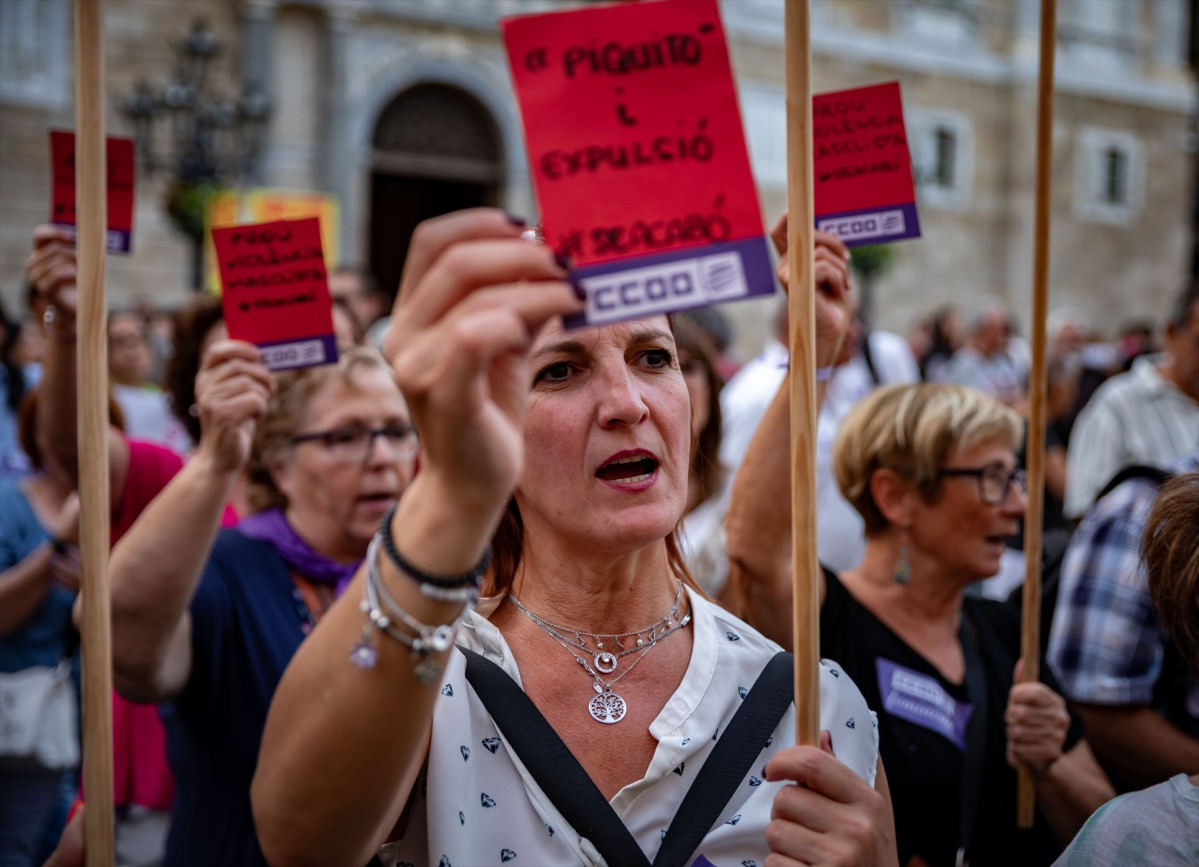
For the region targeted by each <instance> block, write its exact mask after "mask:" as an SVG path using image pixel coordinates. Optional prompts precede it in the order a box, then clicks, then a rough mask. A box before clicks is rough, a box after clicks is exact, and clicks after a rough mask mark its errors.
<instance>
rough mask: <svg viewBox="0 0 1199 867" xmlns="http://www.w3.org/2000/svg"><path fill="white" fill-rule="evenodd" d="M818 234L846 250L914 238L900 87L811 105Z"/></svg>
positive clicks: (831, 96) (858, 91)
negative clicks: (829, 235) (820, 231)
mask: <svg viewBox="0 0 1199 867" xmlns="http://www.w3.org/2000/svg"><path fill="white" fill-rule="evenodd" d="M812 164H813V175H814V176H815V186H814V191H813V195H814V198H815V209H816V228H818V229H823V230H825V231H828V232H832V233H833V234H835V235H837V236H838V237H840V238H841V240H842V241H844V242H845V243H846V244H847V245H849V246H854V245H857V244H881V243H884V242H887V241H898V240H899V239H901V238H918V237H919V236H920V221H919V219H918V218H917V215H916V190H915V187H914V185H913V183H912V158H911V156H910V154H909V153H908V139H907V134H906V133H905V132H904V124H903V100H902V98H901V97H900V93H899V82H897V81H891V82H888V83H886V84H874V85H871V86H869V87H859V88H855V89H853V90H841V91H837V92H835V93H821V94H818V95H817V96H815V97H814V98H813V99H812Z"/></svg>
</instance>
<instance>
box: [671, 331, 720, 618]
mask: <svg viewBox="0 0 1199 867" xmlns="http://www.w3.org/2000/svg"><path fill="white" fill-rule="evenodd" d="M672 325H673V331H674V339H675V344H676V346H677V348H678V361H679V370H681V371H682V373H683V381H684V382H686V384H687V393H688V395H689V397H690V398H691V437H692V439H691V448H692V451H691V472H690V475H689V477H688V480H687V509H686V511H685V512H684V514H683V527H682V532H681V533H680V534H679V538H680V541H681V542H682V554H683V562H684V563H686V564H687V569H688V570H689V571H690V572H691V577H693V578H694V579H695V581H696V583H697V584H699V586H700V587H702V588H703V589H704V591H705V592H706V593H708V594H709V595H710V596H713V597H716V596H719V595H720V591H721V590H723V589H724V585H725V582H726V581H727V580H728V558H727V556H726V555H725V546H724V506H725V504H726V503H727V497H726V496H725V494H726V489H727V483H728V474H727V473H725V471H724V468H723V467H722V466H721V465H720V428H721V424H720V390H721V388H722V387H723V385H722V383H721V380H720V375H719V374H718V373H717V371H716V350H715V347H714V346H713V345H712V343H711V342H710V341H709V340H708V335H707V333H706V332H705V331H704V330H703V329H702V328H701V327H700V326H699V324H697V323H696V321H695V320H694V319H692V318H691V317H690V316H689V315H688V314H678V315H677V316H675V317H673V319H672Z"/></svg>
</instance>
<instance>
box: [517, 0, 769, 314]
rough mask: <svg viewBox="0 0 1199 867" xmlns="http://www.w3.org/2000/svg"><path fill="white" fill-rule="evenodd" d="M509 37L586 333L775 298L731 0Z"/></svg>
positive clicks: (547, 21) (560, 19)
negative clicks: (741, 101)
mask: <svg viewBox="0 0 1199 867" xmlns="http://www.w3.org/2000/svg"><path fill="white" fill-rule="evenodd" d="M502 27H503V34H504V43H505V45H506V47H507V49H508V63H509V66H510V67H511V69H512V77H513V81H514V83H515V85H516V95H517V98H518V100H519V102H520V110H521V117H522V120H523V122H524V131H525V145H526V148H527V150H528V155H529V165H530V166H531V168H532V171H533V181H534V187H535V189H536V192H537V202H538V205H539V206H540V213H541V219H542V228H543V230H544V232H545V237H546V242H547V243H548V244H550V245H551V246H552V247H553V248H554V249H555V250H556V251H557V252H559V253H561V254H564V255H566V256H569V257H571V258H572V259H573V260H574V262H575V264H576V266H577V270H576V272H575V277H576V279H577V280H578V282H579V283H580V284H581V285H582V286H583V288H584V289H586V290H587V311H586V322H588V323H590V324H600V323H604V322H614V321H618V320H621V319H630V318H634V317H638V316H646V315H649V314H654V313H665V312H672V311H676V310H684V309H688V308H692V307H701V306H705V305H708V304H713V303H716V302H719V301H731V300H735V299H739V298H748V297H752V296H758V295H768V294H770V293H772V292H773V291H774V275H773V270H772V268H771V265H770V254H769V252H768V249H767V245H766V239H765V234H764V232H763V229H762V217H761V211H760V209H759V206H758V196H757V190H756V188H755V186H754V180H753V174H752V172H751V170H750V163H749V154H748V152H747V150H746V147H745V138H744V134H743V132H742V127H741V116H740V112H739V110H738V106H737V93H736V89H735V87H734V85H733V76H732V70H731V67H730V65H729V55H728V47H727V45H726V44H725V38H724V29H723V28H722V26H721V23H720V13H719V9H718V7H717V4H716V0H656V2H640V3H621V4H615V5H610V6H602V7H595V8H584V9H577V10H572V11H569V12H554V13H549V14H544V15H531V16H524V17H518V18H509V19H506V20H504V21H503V22H502ZM572 324H582V321H581V320H580V321H578V322H575V323H572Z"/></svg>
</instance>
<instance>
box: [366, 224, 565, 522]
mask: <svg viewBox="0 0 1199 867" xmlns="http://www.w3.org/2000/svg"><path fill="white" fill-rule="evenodd" d="M521 231H522V227H521V225H520V224H518V223H515V222H513V221H512V220H511V219H509V218H508V217H507V216H506V215H505V214H504V213H503V212H501V211H496V210H490V209H482V208H480V209H474V210H469V211H460V212H458V213H454V214H449V215H448V216H445V217H439V218H437V219H434V220H429V221H427V222H425V223H422V224H421V225H420V226H419V227H418V228H417V230H416V232H415V233H414V234H413V236H412V243H411V246H410V248H409V254H408V260H407V263H406V265H405V269H404V277H403V281H402V284H401V288H400V293H399V297H398V299H397V301H396V306H395V309H394V310H393V312H392V321H391V328H390V330H389V332H388V334H387V337H386V339H385V341H384V353H385V354H386V355H387V357H388V358H389V359H390V361H391V363H392V367H393V369H394V371H395V375H396V380H397V382H398V383H399V385H400V389H401V390H402V391H403V392H404V397H405V399H406V400H407V401H408V408H409V411H410V412H411V413H412V419H413V422H414V423H415V424H416V427H417V429H418V430H419V431H420V434H421V443H422V445H421V449H422V451H421V471H420V476H423V477H424V480H423V481H424V482H428V481H432V480H435V481H436V482H437V483H439V485H440V486H441V487H442V489H443V490H448V491H453V492H454V495H455V497H456V498H458V499H459V502H460V503H461V504H462V505H465V506H469V505H470V504H477V505H478V507H479V511H478V513H479V514H480V515H483V514H486V515H487V516H488V517H490V516H492V515H493V514H494V515H495V516H498V512H499V510H501V509H502V508H503V506H504V504H505V503H506V502H507V499H508V497H509V496H510V495H511V493H512V491H513V489H514V488H515V487H516V483H517V481H518V479H519V478H520V473H521V469H522V466H523V456H524V444H523V424H524V416H525V403H526V400H527V399H528V393H529V377H528V372H527V361H528V359H527V353H528V350H529V348H530V346H531V345H532V342H533V339H534V338H535V337H536V335H537V333H538V332H539V331H540V330H541V328H542V326H544V325H545V324H546V322H548V321H549V320H550V319H551V318H552V317H554V316H560V315H564V314H569V313H574V312H577V311H579V310H581V309H582V307H583V304H582V302H581V301H580V300H579V299H578V298H577V297H576V295H575V293H574V291H573V290H572V288H571V286H570V284H569V283H568V282H566V276H567V272H566V269H565V268H563V267H562V265H561V264H559V263H558V262H556V261H555V259H554V255H553V253H552V252H551V251H550V249H549V248H548V247H545V246H542V245H539V244H533V243H529V242H527V241H524V240H522V239H521Z"/></svg>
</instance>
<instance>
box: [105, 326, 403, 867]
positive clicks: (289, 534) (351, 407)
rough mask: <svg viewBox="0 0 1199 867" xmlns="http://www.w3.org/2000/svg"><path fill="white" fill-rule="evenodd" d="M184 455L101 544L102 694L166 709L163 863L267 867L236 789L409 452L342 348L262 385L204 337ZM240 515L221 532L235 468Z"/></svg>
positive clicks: (393, 413)
mask: <svg viewBox="0 0 1199 867" xmlns="http://www.w3.org/2000/svg"><path fill="white" fill-rule="evenodd" d="M196 396H197V403H198V406H199V412H200V422H201V431H202V433H201V437H200V444H199V447H198V449H197V451H196V454H195V456H194V457H193V458H192V459H191V460H190V461H189V462H188V463H187V464H186V466H184V468H183V469H182V470H180V472H179V474H178V475H177V476H175V478H174V479H173V480H172V481H171V482H170V484H168V485H167V487H166V488H165V489H164V490H163V491H162V493H161V494H160V495H159V496H158V498H157V499H155V500H154V502H153V503H151V504H150V506H149V507H148V508H147V509H146V510H145V511H144V512H143V513H142V515H141V517H140V518H139V519H138V520H137V522H136V523H135V524H134V525H133V527H132V528H131V529H130V530H129V532H128V534H127V535H126V536H125V537H124V538H123V539H122V540H121V542H120V543H119V544H118V545H117V547H116V548H115V549H114V551H113V556H112V566H111V571H112V613H113V665H114V674H115V681H116V686H117V688H118V690H119V691H120V692H121V693H122V694H123V695H125V696H126V697H128V698H131V699H133V700H136V701H142V702H153V703H165V705H166V711H165V712H164V714H163V716H164V719H165V720H166V724H167V740H168V746H169V754H170V758H171V764H172V770H173V772H174V775H175V781H176V796H175V814H174V821H173V824H172V827H171V831H170V836H169V838H168V842H167V853H166V859H165V862H164V863H165V864H167V865H171V864H183V863H204V864H240V865H253V864H265V863H266V862H265V860H264V859H263V856H262V853H261V850H260V849H259V847H258V842H257V837H256V835H255V832H254V823H253V819H252V817H251V814H250V800H249V789H250V780H251V778H252V776H253V773H254V767H255V764H256V763H257V759H258V743H259V740H260V739H261V737H262V730H263V726H264V724H265V721H266V712H267V708H268V707H269V705H270V701H271V696H272V695H273V694H274V691H275V686H276V684H277V683H278V682H279V679H280V677H281V676H282V675H283V670H284V669H285V668H286V666H287V664H288V662H289V661H290V660H291V658H292V655H293V654H294V653H295V652H296V649H297V648H298V647H299V646H300V643H301V642H302V641H303V640H304V638H305V636H307V635H308V633H309V632H310V631H311V630H312V627H313V626H314V625H315V624H316V622H317V621H318V620H319V619H320V617H321V615H322V614H323V613H324V612H325V610H326V609H327V608H328V607H329V606H330V605H331V604H332V602H333V600H334V598H336V596H337V595H338V594H339V593H340V592H341V590H343V589H344V587H345V585H347V584H348V583H349V581H350V579H351V578H352V577H353V575H354V573H355V571H357V569H358V566H359V564H360V563H361V562H362V559H363V557H364V556H365V554H366V549H367V545H368V543H369V542H370V539H371V537H372V536H373V535H374V533H375V530H376V529H377V528H378V526H379V522H380V521H381V520H382V518H383V515H384V514H386V513H387V511H388V509H390V508H391V507H392V506H394V505H395V503H396V502H397V500H398V499H399V496H400V494H401V493H402V492H403V491H404V489H405V488H406V487H407V485H408V483H409V482H410V481H411V480H412V476H413V471H414V462H415V458H416V454H417V448H418V442H417V436H416V432H415V430H414V428H413V427H412V425H411V424H410V422H409V417H408V410H407V407H406V405H405V403H404V399H403V397H402V396H401V395H400V391H399V388H398V387H397V386H396V384H395V380H394V379H393V377H392V373H391V370H390V368H389V367H388V366H387V364H386V362H385V361H384V360H383V358H382V357H381V356H380V355H378V353H376V352H374V351H373V350H369V349H364V348H351V349H348V350H346V351H344V352H343V353H342V355H341V357H340V359H339V360H338V362H337V363H336V364H334V365H327V366H323V367H315V368H310V369H308V370H304V371H300V372H289V373H283V374H280V375H278V376H276V377H274V378H272V376H271V374H270V372H269V371H268V370H267V369H266V368H265V367H264V366H263V365H262V363H261V362H260V361H259V353H258V349H257V348H256V347H254V346H252V345H250V344H247V343H243V342H240V341H231V340H226V341H222V342H219V343H216V344H215V345H213V346H212V348H211V349H210V350H209V352H208V353H207V355H206V356H205V360H204V364H203V367H202V369H201V371H200V374H199V376H198V377H197V380H196ZM243 468H245V469H246V470H247V474H248V479H249V483H248V484H249V490H248V498H249V501H250V506H251V514H250V515H249V516H248V517H246V518H244V519H243V520H242V521H241V522H240V523H239V524H238V525H237V526H236V527H235V528H233V529H227V530H219V527H220V519H221V513H222V510H223V508H224V505H225V503H226V501H227V500H228V498H229V495H230V492H231V490H232V489H233V486H234V485H235V483H236V482H237V479H238V477H239V475H240V474H241V471H242V469H243Z"/></svg>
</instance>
